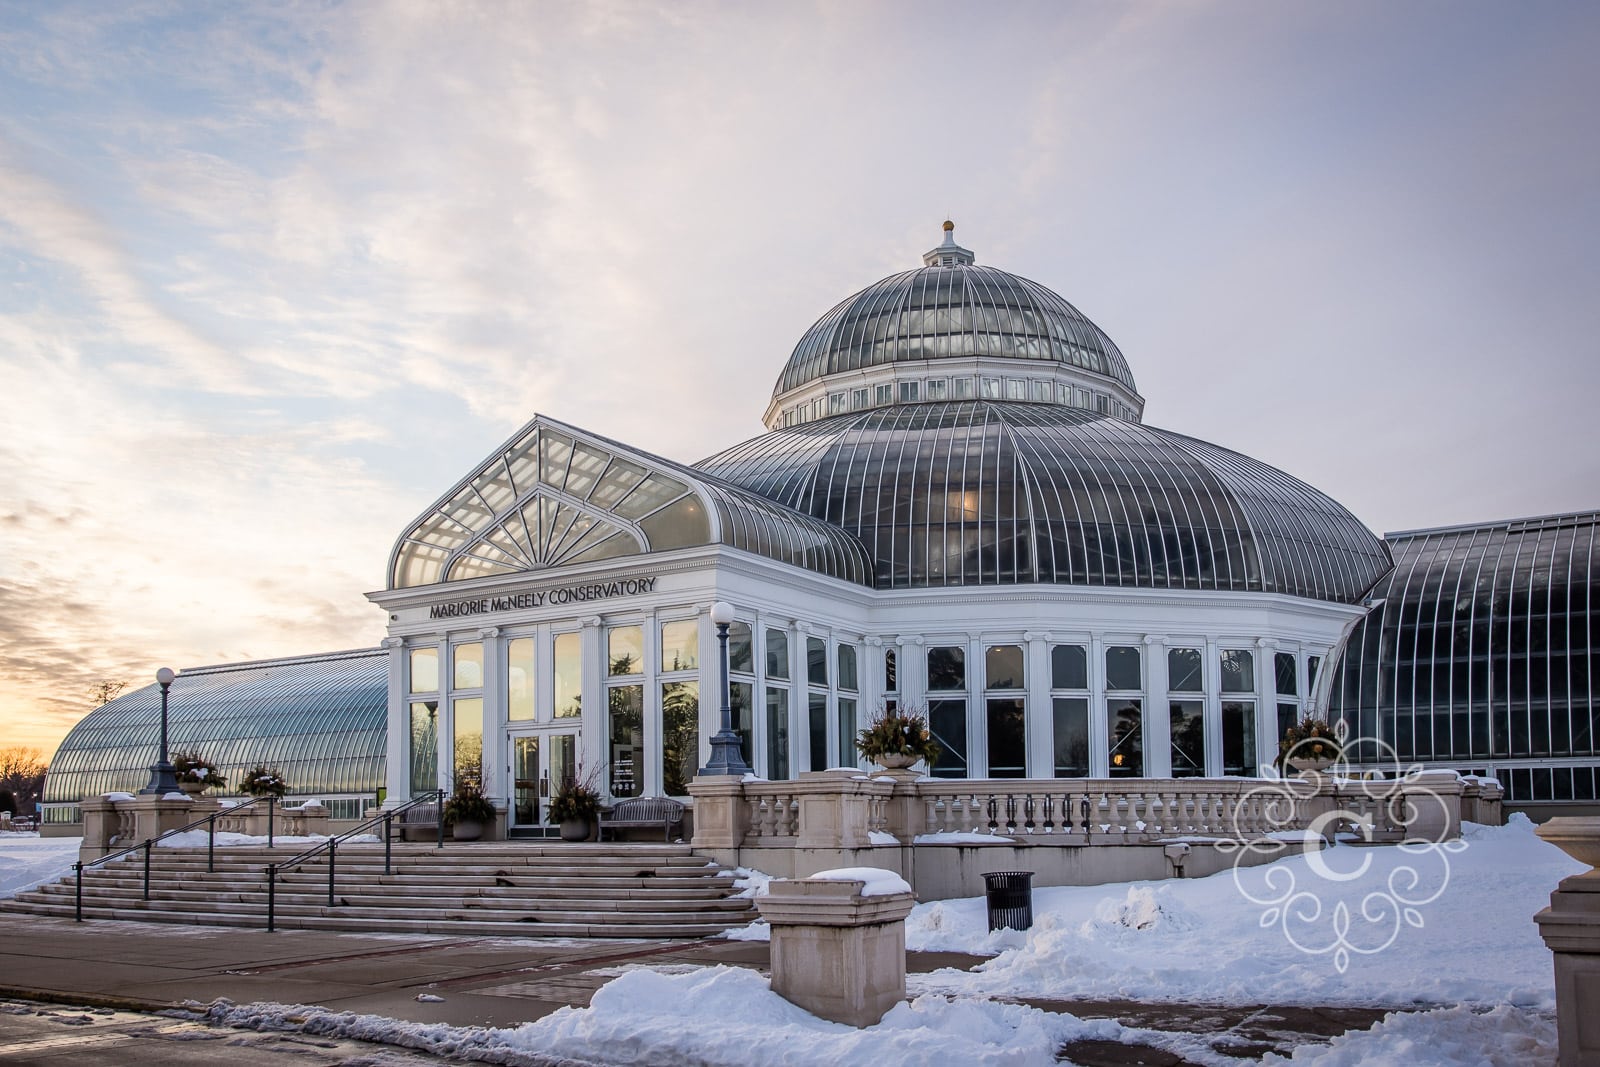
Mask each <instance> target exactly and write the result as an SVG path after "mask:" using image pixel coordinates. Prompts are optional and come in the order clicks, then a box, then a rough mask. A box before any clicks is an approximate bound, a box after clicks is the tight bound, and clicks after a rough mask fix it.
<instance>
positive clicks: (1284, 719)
mask: <svg viewBox="0 0 1600 1067" xmlns="http://www.w3.org/2000/svg"><path fill="white" fill-rule="evenodd" d="M1299 719H1300V706H1299V705H1298V704H1279V705H1278V740H1279V741H1282V740H1283V739H1284V738H1285V737H1286V736H1288V733H1289V727H1291V726H1293V725H1294V724H1295V723H1296V722H1297V721H1299Z"/></svg>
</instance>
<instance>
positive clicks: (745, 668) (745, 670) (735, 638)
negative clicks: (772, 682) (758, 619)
mask: <svg viewBox="0 0 1600 1067" xmlns="http://www.w3.org/2000/svg"><path fill="white" fill-rule="evenodd" d="M752 642H753V636H752V635H751V633H750V624H749V623H747V622H735V623H732V624H731V625H729V627H728V670H730V671H733V672H734V673H736V674H754V673H755V671H756V665H755V658H754V650H753V649H752V647H751V646H752Z"/></svg>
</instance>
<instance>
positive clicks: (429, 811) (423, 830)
mask: <svg viewBox="0 0 1600 1067" xmlns="http://www.w3.org/2000/svg"><path fill="white" fill-rule="evenodd" d="M390 830H391V832H396V831H397V832H398V833H399V834H400V840H402V841H437V840H438V839H439V805H438V804H418V805H417V806H416V807H414V808H407V809H406V810H405V811H402V812H401V813H400V818H398V819H394V820H392V821H391V823H390Z"/></svg>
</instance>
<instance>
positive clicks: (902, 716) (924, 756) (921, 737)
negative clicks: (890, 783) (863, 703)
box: [856, 705, 939, 770]
mask: <svg viewBox="0 0 1600 1067" xmlns="http://www.w3.org/2000/svg"><path fill="white" fill-rule="evenodd" d="M856 748H858V749H860V750H861V754H862V755H863V756H865V757H867V758H868V759H869V760H872V761H873V762H874V763H877V764H878V765H880V766H882V767H886V768H888V769H890V770H899V769H903V768H905V767H909V766H911V765H912V764H913V763H915V762H917V760H919V759H920V760H926V761H927V763H928V767H929V769H930V770H931V769H932V768H933V764H934V762H935V761H936V760H937V759H938V758H939V742H937V741H935V740H934V738H933V731H931V730H929V729H928V716H927V715H926V714H925V713H924V712H923V711H922V709H921V708H917V707H913V706H911V705H905V706H902V707H895V708H884V707H881V706H880V707H879V708H878V712H877V714H876V715H874V716H873V717H872V721H871V722H870V723H868V725H867V727H866V728H865V729H864V730H862V731H861V732H860V733H859V734H857V735H856Z"/></svg>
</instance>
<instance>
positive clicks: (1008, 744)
mask: <svg viewBox="0 0 1600 1067" xmlns="http://www.w3.org/2000/svg"><path fill="white" fill-rule="evenodd" d="M988 705H989V709H988V710H989V724H988V725H989V777H991V778H1025V777H1027V773H1028V738H1027V730H1026V726H1025V724H1024V714H1023V701H1022V700H1020V699H1016V698H1008V699H1005V700H993V699H991V700H989V701H988Z"/></svg>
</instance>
